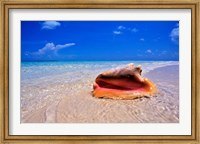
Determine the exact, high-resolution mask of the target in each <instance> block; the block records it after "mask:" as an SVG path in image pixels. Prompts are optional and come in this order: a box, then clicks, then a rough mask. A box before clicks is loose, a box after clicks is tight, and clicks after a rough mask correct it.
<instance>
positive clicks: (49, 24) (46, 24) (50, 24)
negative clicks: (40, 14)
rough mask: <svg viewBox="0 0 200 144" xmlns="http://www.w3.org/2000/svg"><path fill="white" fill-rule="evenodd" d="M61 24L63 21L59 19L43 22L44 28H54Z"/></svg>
mask: <svg viewBox="0 0 200 144" xmlns="http://www.w3.org/2000/svg"><path fill="white" fill-rule="evenodd" d="M58 26H61V23H59V22H57V21H45V22H43V23H42V29H47V30H52V29H55V28H56V27H58Z"/></svg>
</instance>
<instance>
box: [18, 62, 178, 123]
mask: <svg viewBox="0 0 200 144" xmlns="http://www.w3.org/2000/svg"><path fill="white" fill-rule="evenodd" d="M128 63H131V62H129V61H128V62H127V61H122V62H120V61H119V62H115V61H111V62H76V63H74V62H37V63H36V62H26V63H23V64H22V67H21V98H20V99H21V102H20V103H21V111H20V112H21V123H178V122H179V62H178V61H150V62H148V61H147V62H134V61H133V63H134V64H135V65H141V66H142V69H143V73H142V76H144V77H147V78H149V79H151V80H152V81H153V82H154V83H155V84H156V86H157V89H158V92H157V93H156V94H155V96H153V97H142V98H138V99H134V100H113V99H99V98H95V97H93V96H92V90H93V88H92V85H93V82H94V80H95V78H96V76H97V75H98V74H100V73H101V72H103V71H105V70H108V69H110V68H114V67H117V66H120V65H124V64H128Z"/></svg>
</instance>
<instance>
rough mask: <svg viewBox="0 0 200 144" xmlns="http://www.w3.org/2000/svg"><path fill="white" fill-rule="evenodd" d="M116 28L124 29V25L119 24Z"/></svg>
mask: <svg viewBox="0 0 200 144" xmlns="http://www.w3.org/2000/svg"><path fill="white" fill-rule="evenodd" d="M117 29H119V30H123V29H126V27H124V26H122V25H120V26H118V27H117Z"/></svg>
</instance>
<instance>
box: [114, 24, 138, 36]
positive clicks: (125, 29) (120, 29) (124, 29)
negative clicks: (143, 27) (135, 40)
mask: <svg viewBox="0 0 200 144" xmlns="http://www.w3.org/2000/svg"><path fill="white" fill-rule="evenodd" d="M124 32H138V29H137V28H131V27H125V26H122V25H120V26H118V27H117V29H116V30H114V31H113V33H114V34H118V35H119V34H122V33H124Z"/></svg>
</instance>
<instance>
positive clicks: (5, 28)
mask: <svg viewBox="0 0 200 144" xmlns="http://www.w3.org/2000/svg"><path fill="white" fill-rule="evenodd" d="M0 3H1V37H0V38H1V39H0V44H1V49H0V58H1V60H0V66H1V79H0V80H1V81H0V87H1V97H0V101H1V103H0V110H1V115H0V121H1V125H0V127H1V142H2V143H19V142H24V143H31V142H35V143H48V142H49V143H55V142H64V143H200V134H199V128H200V126H199V121H200V119H199V116H200V109H199V107H200V105H199V104H200V101H199V100H200V98H199V97H200V93H199V89H200V87H199V85H200V83H199V81H200V79H199V72H200V69H199V64H200V62H199V61H200V60H199V58H200V57H199V54H200V47H199V42H200V38H199V37H200V36H199V32H200V31H199V24H200V23H199V16H200V9H199V6H200V1H199V0H175V1H174V0H170V1H169V0H163V1H153V0H148V1H146V0H141V1H137V0H125V1H121V0H96V1H92V0H86V1H81V0H78V1H71V0H69V1H68V0H66V1H64V0H56V1H51V0H29V1H26V0H1V2H0ZM35 8H40V9H47V8H50V9H62V8H93V9H98V8H115V9H120V8H123V9H191V13H192V21H191V22H192V29H191V31H192V108H191V109H192V117H191V120H192V126H191V127H192V132H191V133H192V134H191V135H186V136H185V135H164V136H161V135H154V136H153V135H152V136H147V135H139V136H136V135H131V136H84V135H83V136H31V135H28V136H25V135H9V66H8V65H9V56H8V53H9V9H35Z"/></svg>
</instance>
